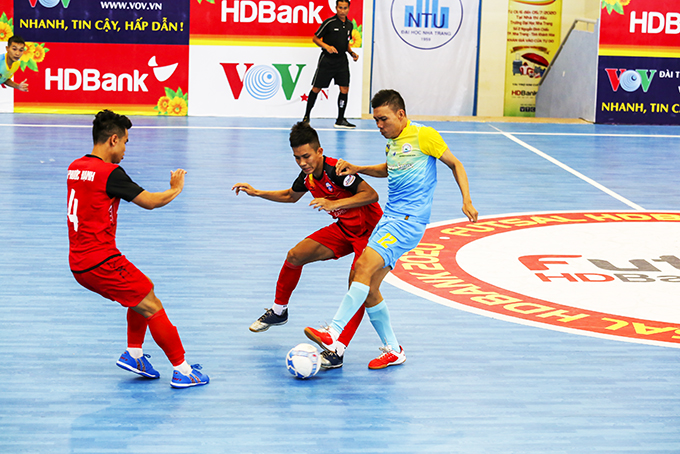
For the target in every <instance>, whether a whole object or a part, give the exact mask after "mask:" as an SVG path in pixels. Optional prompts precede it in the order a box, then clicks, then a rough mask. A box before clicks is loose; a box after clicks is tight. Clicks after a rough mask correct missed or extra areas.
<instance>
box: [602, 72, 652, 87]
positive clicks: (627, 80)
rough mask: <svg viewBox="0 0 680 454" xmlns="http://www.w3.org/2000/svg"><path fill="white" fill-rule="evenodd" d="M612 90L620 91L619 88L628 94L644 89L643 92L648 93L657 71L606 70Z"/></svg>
mask: <svg viewBox="0 0 680 454" xmlns="http://www.w3.org/2000/svg"><path fill="white" fill-rule="evenodd" d="M605 71H606V72H607V76H608V77H609V83H610V84H611V86H612V90H614V91H618V89H619V87H621V88H622V89H623V90H625V91H627V92H628V93H632V92H634V91H635V90H637V89H638V88H640V87H642V91H644V92H645V93H647V90H649V86H650V85H651V84H652V79H654V74H656V69H629V70H626V69H616V68H605Z"/></svg>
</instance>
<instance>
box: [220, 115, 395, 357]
mask: <svg viewBox="0 0 680 454" xmlns="http://www.w3.org/2000/svg"><path fill="white" fill-rule="evenodd" d="M290 146H291V148H292V149H293V156H294V157H295V161H296V162H297V164H298V165H299V166H300V168H301V169H302V171H301V172H300V175H298V177H297V179H296V180H295V181H294V182H293V186H292V187H291V188H289V189H283V190H280V191H261V190H257V189H254V188H253V187H252V186H250V185H249V184H247V183H236V184H235V185H234V187H233V188H232V190H234V191H236V194H237V195H238V193H239V192H241V191H242V192H245V193H246V194H248V195H249V196H253V197H261V198H263V199H266V200H271V201H274V202H283V203H286V202H287V203H295V202H297V201H298V200H300V198H301V197H302V196H303V195H304V194H305V193H306V192H307V191H309V192H311V193H312V196H313V197H314V199H312V201H311V202H310V203H309V205H310V206H312V207H314V208H316V209H318V210H319V211H321V210H323V211H326V212H328V213H329V214H330V215H331V216H332V217H333V218H334V219H336V220H337V221H336V222H334V223H333V224H331V225H329V226H326V227H324V228H322V229H320V230H318V231H316V232H314V233H312V234H311V235H309V236H308V237H307V238H305V239H304V240H302V241H300V242H299V243H298V244H297V245H296V246H295V247H294V248H293V249H291V250H290V251H288V255H287V256H286V261H285V262H284V264H283V267H282V268H281V272H280V274H279V279H278V281H277V282H276V294H275V297H274V304H273V305H272V308H271V309H267V311H266V312H265V313H264V315H262V316H261V317H260V318H259V319H258V320H257V321H255V322H254V323H253V324H252V325H250V330H251V331H253V332H260V331H266V330H267V329H269V327H270V326H276V325H283V324H285V323H286V322H287V321H288V301H289V299H290V295H291V294H292V293H293V290H295V287H296V286H297V284H298V281H299V280H300V275H301V274H302V267H303V266H304V265H306V264H308V263H312V262H317V261H320V260H329V259H338V258H340V257H344V256H346V255H349V254H351V253H352V252H353V253H354V262H353V263H352V269H351V271H350V282H351V280H352V277H353V276H354V263H356V261H357V259H358V258H359V256H361V253H362V252H363V250H364V248H365V247H366V244H367V242H368V238H369V237H370V235H371V232H372V231H373V228H374V227H375V225H376V224H377V223H378V221H379V220H380V217H381V216H382V210H381V209H380V205H378V194H377V193H376V192H375V190H374V189H373V188H372V187H371V186H369V184H368V183H366V182H365V181H364V180H363V179H362V178H361V177H360V176H358V175H346V176H339V175H338V174H337V173H336V172H335V164H336V163H337V159H333V158H330V157H327V156H324V154H323V148H321V144H320V143H319V136H318V134H317V133H316V131H315V130H314V128H312V127H311V126H310V125H309V123H307V122H304V121H301V122H299V123H296V124H295V125H294V126H293V128H292V129H291V132H290ZM376 303H377V301H376ZM363 315H364V307H363V306H362V307H360V308H359V310H358V311H357V312H356V314H355V315H354V316H353V317H352V319H351V320H350V322H349V323H348V325H347V327H348V328H349V329H348V328H345V330H343V332H342V336H343V338H342V339H339V342H340V344H341V348H340V349H339V350H337V351H336V352H322V367H324V368H327V369H329V368H335V367H340V366H342V356H343V354H344V350H345V348H346V347H347V345H349V342H350V341H351V340H352V337H354V333H355V332H356V329H357V328H358V327H359V324H360V323H361V319H362V318H363ZM345 334H346V335H345Z"/></svg>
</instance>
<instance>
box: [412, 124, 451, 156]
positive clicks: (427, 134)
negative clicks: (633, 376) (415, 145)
mask: <svg viewBox="0 0 680 454" xmlns="http://www.w3.org/2000/svg"><path fill="white" fill-rule="evenodd" d="M418 142H419V144H420V151H422V152H423V153H424V154H426V155H430V156H434V157H435V158H437V159H439V158H441V157H442V155H443V154H444V152H445V151H446V150H448V149H449V146H448V145H446V142H444V139H442V136H441V135H440V134H439V133H438V132H437V131H436V130H435V129H434V128H431V127H429V126H423V127H422V128H420V130H419V131H418Z"/></svg>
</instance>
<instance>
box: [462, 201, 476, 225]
mask: <svg viewBox="0 0 680 454" xmlns="http://www.w3.org/2000/svg"><path fill="white" fill-rule="evenodd" d="M463 213H464V214H465V216H467V218H468V219H469V220H470V222H477V217H478V216H479V213H477V210H476V209H475V207H473V206H472V202H468V203H464V204H463Z"/></svg>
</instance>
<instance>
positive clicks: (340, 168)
mask: <svg viewBox="0 0 680 454" xmlns="http://www.w3.org/2000/svg"><path fill="white" fill-rule="evenodd" d="M358 169H359V168H358V167H357V166H355V165H353V164H350V163H349V162H347V161H345V160H344V159H338V162H337V163H335V173H337V174H338V175H340V176H343V175H351V174H355V173H357V172H358Z"/></svg>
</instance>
